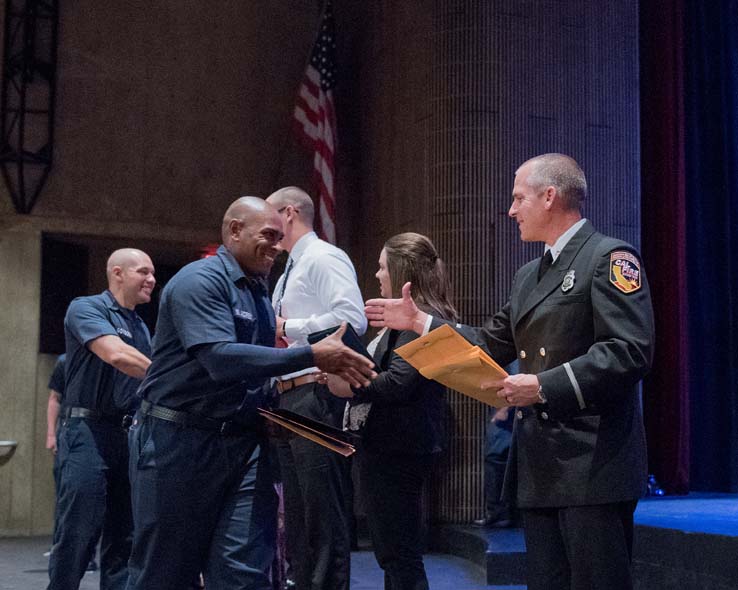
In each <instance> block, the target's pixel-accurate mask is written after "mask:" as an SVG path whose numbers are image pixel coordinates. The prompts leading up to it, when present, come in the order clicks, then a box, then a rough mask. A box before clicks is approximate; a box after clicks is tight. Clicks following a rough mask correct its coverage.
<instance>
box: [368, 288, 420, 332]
mask: <svg viewBox="0 0 738 590" xmlns="http://www.w3.org/2000/svg"><path fill="white" fill-rule="evenodd" d="M411 286H412V285H411V283H405V284H404V285H403V286H402V297H401V298H400V299H369V300H368V301H367V302H366V303H364V313H365V314H366V317H367V319H368V320H369V324H370V325H371V326H374V327H376V328H384V327H387V328H391V329H393V330H412V331H413V332H417V333H418V334H422V333H423V330H424V329H425V322H426V320H427V319H428V314H427V313H425V312H422V311H420V310H419V309H418V306H417V305H415V301H414V300H413V297H412V295H411V294H410V287H411Z"/></svg>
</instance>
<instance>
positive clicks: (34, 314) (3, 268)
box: [0, 232, 50, 535]
mask: <svg viewBox="0 0 738 590" xmlns="http://www.w3.org/2000/svg"><path fill="white" fill-rule="evenodd" d="M40 270H41V243H40V236H39V235H38V234H34V233H19V232H6V233H3V234H2V235H0V309H2V310H6V311H5V312H4V313H2V314H0V334H2V341H3V346H2V347H0V375H1V376H2V377H1V378H0V408H2V410H1V411H0V439H6V440H15V441H17V442H18V448H17V450H16V453H15V455H14V457H13V458H12V459H11V460H10V462H9V463H7V464H6V465H4V466H2V467H0V534H1V535H8V534H33V533H38V532H45V531H46V530H47V529H48V521H47V520H46V519H44V518H43V516H41V518H40V520H39V519H37V518H35V516H36V514H38V512H37V510H36V507H37V504H36V500H37V498H39V497H40V498H47V496H48V494H47V491H48V477H46V474H45V475H44V476H42V477H40V478H39V479H37V478H38V477H39V474H40V472H42V471H43V472H48V474H50V463H49V461H48V458H47V457H44V456H43V454H42V452H41V450H40V449H39V448H38V446H39V443H40V445H41V448H43V445H44V442H45V440H44V438H41V437H45V435H46V427H45V426H43V428H42V430H40V431H39V427H38V425H39V420H40V415H41V413H40V407H41V404H42V400H41V399H40V397H39V395H38V386H37V381H38V372H39V358H38V338H39V306H38V302H39V294H40V282H41V272H40ZM44 415H45V414H44ZM37 484H38V485H37ZM44 484H46V485H44ZM43 509H44V508H43V507H42V508H41V515H43ZM46 514H48V513H46Z"/></svg>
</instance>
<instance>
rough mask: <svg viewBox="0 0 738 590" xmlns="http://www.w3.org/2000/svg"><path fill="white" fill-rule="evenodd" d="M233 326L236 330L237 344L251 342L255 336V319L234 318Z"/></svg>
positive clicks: (235, 316)
mask: <svg viewBox="0 0 738 590" xmlns="http://www.w3.org/2000/svg"><path fill="white" fill-rule="evenodd" d="M233 325H234V327H235V328H236V341H237V342H246V343H248V342H251V339H252V337H253V335H254V326H255V325H256V322H255V321H254V319H253V318H245V317H241V316H237V315H234V316H233Z"/></svg>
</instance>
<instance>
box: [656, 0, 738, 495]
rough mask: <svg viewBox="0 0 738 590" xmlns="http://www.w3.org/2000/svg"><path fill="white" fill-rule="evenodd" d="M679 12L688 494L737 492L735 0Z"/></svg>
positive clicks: (691, 4)
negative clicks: (682, 23)
mask: <svg viewBox="0 0 738 590" xmlns="http://www.w3.org/2000/svg"><path fill="white" fill-rule="evenodd" d="M685 7H686V11H685V53H684V55H685V113H686V119H685V170H686V194H687V199H686V212H687V268H686V269H684V272H686V273H687V278H688V281H687V289H688V298H689V312H688V317H689V334H690V338H689V342H690V348H689V358H690V371H689V391H690V403H691V412H690V414H691V422H692V426H691V483H690V487H691V489H693V490H712V491H731V492H738V0H709V1H701V0H693V1H688V2H687V3H686V5H685ZM664 205H665V206H669V199H668V196H667V197H666V198H665V200H664ZM665 263H666V264H667V265H668V264H669V263H668V261H665ZM672 270H673V271H674V272H679V271H681V269H672Z"/></svg>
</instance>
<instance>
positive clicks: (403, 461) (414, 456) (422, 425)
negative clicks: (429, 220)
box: [329, 233, 457, 590]
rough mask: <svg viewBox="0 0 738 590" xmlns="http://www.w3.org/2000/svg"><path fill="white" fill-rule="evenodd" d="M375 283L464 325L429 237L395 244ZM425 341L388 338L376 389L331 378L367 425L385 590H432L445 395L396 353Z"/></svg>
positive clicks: (372, 508)
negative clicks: (430, 552) (426, 493)
mask: <svg viewBox="0 0 738 590" xmlns="http://www.w3.org/2000/svg"><path fill="white" fill-rule="evenodd" d="M375 276H376V277H377V279H378V280H379V287H380V291H381V294H382V297H400V296H401V290H402V286H403V285H404V284H405V283H407V282H410V283H411V284H412V295H413V298H414V299H415V301H416V302H417V303H418V306H419V307H423V308H424V309H425V310H426V311H428V312H429V313H432V314H433V315H434V316H440V317H443V318H445V319H447V320H452V321H457V313H456V310H455V309H454V307H453V305H452V304H451V302H450V301H449V297H448V291H449V285H448V278H447V275H446V271H445V267H444V264H443V261H442V260H441V259H440V258H439V257H438V253H437V252H436V249H435V247H434V246H433V243H432V242H431V241H430V240H429V239H428V238H426V237H425V236H422V235H420V234H416V233H403V234H398V235H396V236H394V237H392V238H390V239H389V240H387V242H386V243H385V245H384V248H382V252H381V254H380V256H379V270H378V271H377V273H376V275H375ZM417 337H418V335H417V334H415V332H410V331H398V330H383V331H382V332H380V334H379V335H378V336H377V338H375V340H374V341H372V343H371V344H370V345H369V348H370V352H371V353H372V354H373V356H374V361H375V362H376V363H377V365H378V366H379V368H380V369H381V372H380V373H379V375H378V376H377V378H376V379H375V380H374V381H372V383H371V384H370V385H369V386H368V387H364V388H360V389H353V390H352V389H351V388H350V387H349V386H348V384H346V382H344V381H341V380H340V379H338V378H337V377H335V376H330V377H329V387H330V388H331V391H332V392H333V393H334V394H335V395H338V396H341V397H350V398H352V399H351V400H350V402H349V407H348V410H347V418H348V420H349V421H350V422H355V421H356V418H357V416H358V418H359V420H362V419H363V418H365V422H364V424H363V430H362V435H363V442H364V444H363V448H362V451H363V452H362V453H361V454H360V456H359V473H360V477H361V486H362V489H363V491H364V494H365V499H366V508H367V515H366V516H367V524H368V527H369V531H370V533H371V536H372V543H373V545H374V554H375V556H376V558H377V562H378V563H379V565H380V567H381V568H382V569H383V570H384V587H385V590H423V589H427V588H428V579H427V577H426V575H425V568H424V567H423V553H422V550H423V543H422V541H423V539H422V525H423V523H422V506H421V499H422V491H423V483H424V481H425V479H426V477H427V476H428V474H429V473H430V471H431V468H432V466H433V463H434V460H435V457H436V456H437V454H438V453H439V452H440V451H441V445H442V440H441V428H442V424H441V417H442V407H443V402H442V395H443V391H444V388H443V386H442V385H440V384H439V383H437V382H435V381H429V380H428V379H425V378H424V377H423V376H421V375H420V373H418V372H417V371H416V370H415V369H414V368H413V367H412V366H410V365H409V364H408V363H407V362H405V361H404V360H403V359H402V358H401V357H400V356H398V355H397V354H395V352H394V351H395V348H398V347H400V346H402V345H404V344H407V343H408V342H410V341H412V340H414V339H415V338H417ZM372 349H373V350H372ZM368 404H371V406H370V407H369V406H368ZM367 409H368V414H367V413H366V411H367Z"/></svg>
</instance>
